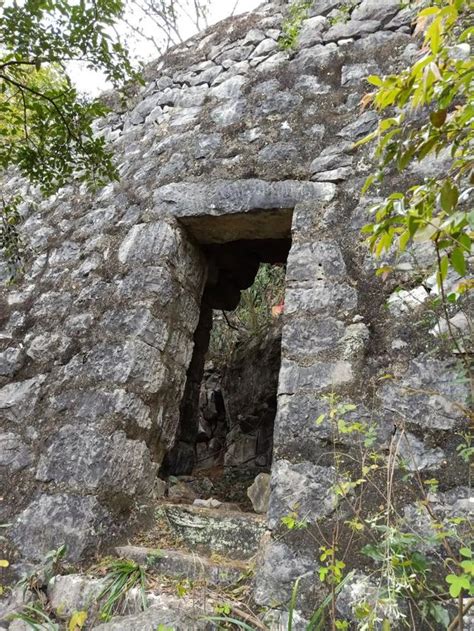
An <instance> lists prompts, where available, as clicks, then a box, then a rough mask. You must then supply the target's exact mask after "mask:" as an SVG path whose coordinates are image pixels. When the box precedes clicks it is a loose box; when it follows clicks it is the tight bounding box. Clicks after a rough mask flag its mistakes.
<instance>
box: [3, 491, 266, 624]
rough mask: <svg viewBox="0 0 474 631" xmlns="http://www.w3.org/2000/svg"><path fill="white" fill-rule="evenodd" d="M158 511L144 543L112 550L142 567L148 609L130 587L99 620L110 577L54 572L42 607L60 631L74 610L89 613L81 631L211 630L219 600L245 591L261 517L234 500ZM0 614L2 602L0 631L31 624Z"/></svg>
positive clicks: (261, 526)
mask: <svg viewBox="0 0 474 631" xmlns="http://www.w3.org/2000/svg"><path fill="white" fill-rule="evenodd" d="M155 515H156V527H155V529H154V531H153V536H152V537H151V540H150V539H148V540H147V545H146V546H145V545H137V542H133V541H132V542H131V543H130V544H129V545H124V546H119V547H117V548H115V551H114V552H115V555H116V556H117V558H123V559H129V560H132V561H135V562H136V563H138V564H139V565H140V566H142V567H144V568H146V573H147V577H148V587H147V590H146V593H145V605H146V608H145V609H143V594H142V593H141V591H140V590H139V589H138V588H133V589H131V590H130V591H129V592H128V593H127V595H126V597H125V598H124V599H123V602H122V603H121V605H120V609H119V611H118V612H117V615H116V616H115V615H114V617H113V618H112V619H111V620H108V621H101V620H100V615H99V614H100V606H99V605H98V603H97V599H98V597H99V594H100V593H101V591H102V589H103V588H104V585H105V584H106V581H107V578H106V577H104V576H102V577H101V576H97V575H93V574H66V575H60V576H56V577H55V578H54V579H52V581H50V583H49V585H48V587H47V590H46V593H47V598H48V603H47V606H48V607H49V609H50V611H51V612H52V613H53V614H54V617H55V618H56V619H57V620H59V623H58V624H59V627H58V628H59V629H60V631H63V630H64V631H65V630H66V629H68V624H69V621H70V619H71V616H72V615H73V614H74V613H75V612H78V611H87V612H88V618H87V621H86V623H85V625H84V627H83V630H84V631H157V629H159V630H160V631H194V630H196V631H200V630H201V629H205V630H208V629H209V630H210V629H216V628H217V627H216V625H215V624H214V623H213V622H210V621H209V620H207V619H206V618H208V617H209V616H212V615H215V608H216V605H219V604H222V603H224V602H229V601H232V600H233V599H234V600H235V598H236V596H235V594H236V593H240V592H241V591H242V590H243V591H245V589H249V587H250V583H251V575H252V568H253V565H254V563H253V560H254V557H255V556H256V554H257V551H258V547H259V543H260V540H261V538H262V536H263V534H264V532H265V529H266V525H265V518H264V517H263V516H261V515H256V514H254V513H244V512H239V511H238V510H235V507H233V506H230V509H226V507H225V504H223V505H222V506H221V507H220V508H204V507H201V506H193V505H187V504H173V503H171V502H163V503H160V504H159V505H158V506H157V508H156V512H155ZM150 544H151V545H150ZM3 614H4V618H3V623H2V610H1V604H0V629H2V628H5V629H8V631H28V630H29V629H30V627H29V626H27V625H25V623H23V622H21V621H18V620H15V621H12V622H9V623H8V622H5V620H6V619H7V618H8V616H6V618H5V612H3ZM2 624H3V625H4V626H3V627H2ZM5 625H7V626H5ZM8 625H9V626H8ZM39 628H41V629H42V627H39ZM46 628H47V627H45V629H46ZM48 628H49V627H48Z"/></svg>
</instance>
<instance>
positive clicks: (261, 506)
mask: <svg viewBox="0 0 474 631" xmlns="http://www.w3.org/2000/svg"><path fill="white" fill-rule="evenodd" d="M247 495H248V496H249V498H250V501H251V502H252V506H253V509H254V511H255V512H256V513H266V512H267V511H268V507H269V504H270V475H269V474H268V473H259V474H258V475H257V477H256V478H255V480H254V482H253V484H252V485H251V486H249V488H248V489H247Z"/></svg>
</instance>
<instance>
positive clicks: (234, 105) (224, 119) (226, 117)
mask: <svg viewBox="0 0 474 631" xmlns="http://www.w3.org/2000/svg"><path fill="white" fill-rule="evenodd" d="M246 109H247V105H246V102H245V101H244V100H243V99H241V100H239V101H229V102H225V103H223V104H222V105H219V106H218V107H216V108H215V109H213V110H212V112H211V118H212V120H213V121H214V123H216V125H217V126H218V127H227V126H228V125H233V124H234V123H237V122H238V121H240V120H242V118H243V117H244V115H245V112H246Z"/></svg>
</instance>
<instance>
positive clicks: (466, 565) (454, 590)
mask: <svg viewBox="0 0 474 631" xmlns="http://www.w3.org/2000/svg"><path fill="white" fill-rule="evenodd" d="M459 554H460V556H461V560H460V561H459V562H458V563H457V565H458V572H457V573H456V574H448V576H446V582H447V583H448V584H449V593H450V594H451V596H452V597H453V598H458V596H460V595H463V596H464V595H468V596H474V559H473V558H472V548H471V547H469V548H467V547H465V548H461V549H460V550H459Z"/></svg>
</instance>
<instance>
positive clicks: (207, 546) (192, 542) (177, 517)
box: [156, 504, 266, 560]
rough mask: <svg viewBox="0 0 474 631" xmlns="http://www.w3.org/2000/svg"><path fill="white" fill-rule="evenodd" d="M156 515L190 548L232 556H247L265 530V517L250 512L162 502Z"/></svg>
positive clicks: (256, 546) (249, 555) (253, 553)
mask: <svg viewBox="0 0 474 631" xmlns="http://www.w3.org/2000/svg"><path fill="white" fill-rule="evenodd" d="M156 516H157V519H158V520H159V522H160V526H162V527H163V528H164V529H168V532H171V533H172V534H173V535H174V536H176V537H177V538H179V539H180V540H181V541H182V542H183V543H184V544H185V545H186V546H187V547H188V548H190V549H191V550H197V551H198V552H203V553H205V554H208V555H212V554H218V555H223V556H225V557H227V558H228V559H232V560H235V559H239V560H246V559H251V558H252V557H253V556H254V555H255V554H256V553H257V551H258V546H259V544H260V539H261V538H262V536H263V534H264V532H265V530H266V520H265V517H263V516H262V515H255V514H253V513H242V512H237V511H227V510H226V511H224V510H217V509H212V508H201V507H197V506H186V505H179V504H162V505H161V506H160V507H159V508H158V509H157V512H156Z"/></svg>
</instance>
